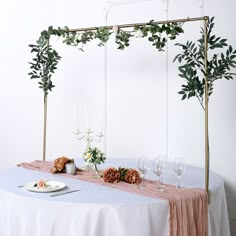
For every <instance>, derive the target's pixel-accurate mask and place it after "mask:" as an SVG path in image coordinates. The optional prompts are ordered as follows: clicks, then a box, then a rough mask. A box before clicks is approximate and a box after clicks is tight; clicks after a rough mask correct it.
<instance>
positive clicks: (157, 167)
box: [152, 156, 166, 192]
mask: <svg viewBox="0 0 236 236" xmlns="http://www.w3.org/2000/svg"><path fill="white" fill-rule="evenodd" d="M165 166H166V157H165V156H158V157H157V158H156V159H155V160H154V161H153V166H152V167H153V173H154V174H155V175H157V177H158V185H157V189H158V190H159V191H161V192H162V191H164V188H163V173H164V169H165Z"/></svg>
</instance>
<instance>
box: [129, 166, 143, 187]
mask: <svg viewBox="0 0 236 236" xmlns="http://www.w3.org/2000/svg"><path fill="white" fill-rule="evenodd" d="M125 181H126V182H127V183H130V184H140V183H141V177H140V174H139V172H138V171H137V170H135V169H129V170H128V171H127V173H126V176H125Z"/></svg>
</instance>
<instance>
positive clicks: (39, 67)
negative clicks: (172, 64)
mask: <svg viewBox="0 0 236 236" xmlns="http://www.w3.org/2000/svg"><path fill="white" fill-rule="evenodd" d="M182 25H183V23H166V24H158V23H156V22H155V21H154V20H151V21H150V22H149V23H147V24H146V25H142V26H140V25H137V26H135V27H131V29H130V30H123V29H120V28H118V27H117V30H114V29H107V28H105V27H98V28H96V30H85V31H73V32H71V31H70V30H69V28H68V27H64V28H60V27H59V28H58V29H54V28H53V27H52V26H50V27H49V28H48V30H44V31H42V32H41V35H40V37H39V39H38V40H37V41H36V44H30V45H29V47H31V53H34V54H35V57H34V58H33V59H32V62H29V63H30V65H31V66H30V72H29V75H30V78H31V79H39V80H40V81H39V82H38V83H39V88H40V89H43V92H44V94H45V95H46V96H47V94H48V91H52V88H53V87H55V85H54V84H53V82H52V75H53V74H54V73H55V71H56V69H57V65H58V63H59V61H60V59H61V56H60V55H59V54H58V52H57V51H56V50H55V49H53V48H52V46H51V45H50V42H49V40H50V37H51V36H57V37H62V38H63V43H65V44H67V45H70V46H74V47H77V48H78V49H79V50H81V51H84V46H85V45H86V44H87V43H89V42H91V41H92V40H99V43H98V46H104V45H105V44H106V42H107V41H108V40H109V38H110V36H111V35H112V34H115V42H116V44H117V45H118V47H117V48H118V49H120V50H123V49H125V48H126V47H128V46H129V43H130V38H132V37H140V38H147V39H148V41H149V42H151V43H152V45H153V46H154V47H155V48H156V49H158V50H159V51H163V50H164V47H165V46H166V43H167V39H170V40H174V39H175V38H176V37H177V36H178V35H179V34H180V33H183V32H184V31H183V29H182ZM113 28H114V27H113Z"/></svg>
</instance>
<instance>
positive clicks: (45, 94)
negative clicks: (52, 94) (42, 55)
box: [43, 39, 49, 161]
mask: <svg viewBox="0 0 236 236" xmlns="http://www.w3.org/2000/svg"><path fill="white" fill-rule="evenodd" d="M47 47H49V39H48V41H47ZM47 108H48V95H47V92H44V109H43V113H44V118H43V161H46V144H47V142H46V141H47Z"/></svg>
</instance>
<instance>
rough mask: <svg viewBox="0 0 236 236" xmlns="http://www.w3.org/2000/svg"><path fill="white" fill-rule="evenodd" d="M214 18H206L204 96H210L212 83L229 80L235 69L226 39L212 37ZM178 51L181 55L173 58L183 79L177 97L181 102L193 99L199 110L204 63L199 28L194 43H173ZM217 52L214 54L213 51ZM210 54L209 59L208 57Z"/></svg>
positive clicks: (234, 51) (233, 51)
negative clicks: (222, 50) (197, 37)
mask: <svg viewBox="0 0 236 236" xmlns="http://www.w3.org/2000/svg"><path fill="white" fill-rule="evenodd" d="M214 25H215V24H214V17H212V18H211V19H209V22H208V25H207V40H208V44H207V49H208V50H209V52H211V51H214V52H211V53H209V54H208V55H209V58H208V61H207V78H208V95H209V96H210V95H211V94H212V93H213V84H214V81H216V80H219V79H227V80H230V79H233V76H234V75H235V73H233V72H231V69H232V68H234V67H236V60H235V58H236V50H233V48H232V46H228V44H227V39H222V38H221V37H217V36H215V35H213V34H212V30H213V27H214ZM176 45H177V46H179V47H181V48H182V53H180V54H178V55H176V57H175V58H174V61H176V60H177V61H178V62H179V63H180V64H182V65H181V66H179V72H180V73H179V76H180V78H182V79H184V80H185V84H183V85H182V89H181V91H179V94H180V95H181V96H182V100H184V99H189V98H191V97H197V99H198V100H199V102H200V104H201V106H202V108H203V109H205V108H204V105H203V100H204V91H205V74H206V73H205V63H204V58H205V56H204V47H205V46H204V32H203V29H201V38H200V39H199V40H198V41H197V42H196V43H194V42H192V41H187V42H186V44H180V43H177V44H176ZM225 47H227V49H226V51H224V52H219V50H220V49H223V48H225ZM215 50H217V52H215ZM210 55H211V58H210Z"/></svg>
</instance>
